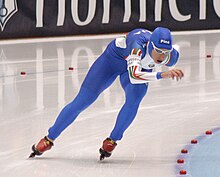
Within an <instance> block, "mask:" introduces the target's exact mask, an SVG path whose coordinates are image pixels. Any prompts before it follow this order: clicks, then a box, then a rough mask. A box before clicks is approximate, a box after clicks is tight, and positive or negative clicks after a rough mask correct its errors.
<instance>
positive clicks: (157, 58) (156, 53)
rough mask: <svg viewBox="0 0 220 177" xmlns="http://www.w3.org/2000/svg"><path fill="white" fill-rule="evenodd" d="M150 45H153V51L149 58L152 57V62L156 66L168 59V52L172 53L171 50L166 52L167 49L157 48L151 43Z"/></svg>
mask: <svg viewBox="0 0 220 177" xmlns="http://www.w3.org/2000/svg"><path fill="white" fill-rule="evenodd" d="M152 45H153V48H154V49H153V50H152V54H151V56H152V58H153V60H154V62H155V63H157V64H160V63H163V62H165V60H166V59H167V58H169V57H168V56H169V55H170V52H171V51H172V49H171V50H167V49H160V48H157V47H156V46H155V45H154V43H153V42H152Z"/></svg>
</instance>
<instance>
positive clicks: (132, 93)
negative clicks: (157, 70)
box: [126, 85, 147, 104]
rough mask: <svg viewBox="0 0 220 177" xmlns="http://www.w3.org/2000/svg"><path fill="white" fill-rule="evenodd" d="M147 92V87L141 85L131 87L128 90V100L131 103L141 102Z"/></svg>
mask: <svg viewBox="0 0 220 177" xmlns="http://www.w3.org/2000/svg"><path fill="white" fill-rule="evenodd" d="M146 93H147V87H145V86H142V85H140V86H139V87H133V88H129V89H128V90H127V91H126V102H130V103H131V104H139V103H140V102H141V100H142V99H143V97H144V96H145V95H146Z"/></svg>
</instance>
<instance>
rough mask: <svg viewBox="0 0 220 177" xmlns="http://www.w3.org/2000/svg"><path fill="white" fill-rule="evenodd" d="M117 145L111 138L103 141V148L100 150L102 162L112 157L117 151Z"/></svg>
mask: <svg viewBox="0 0 220 177" xmlns="http://www.w3.org/2000/svg"><path fill="white" fill-rule="evenodd" d="M116 145H117V143H116V142H114V141H113V140H112V139H110V138H106V139H105V140H104V141H103V145H102V147H101V148H100V149H99V153H100V160H103V159H104V158H106V157H110V156H111V155H112V151H113V150H114V149H115V147H116Z"/></svg>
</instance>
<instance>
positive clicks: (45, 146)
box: [29, 136, 53, 158]
mask: <svg viewBox="0 0 220 177" xmlns="http://www.w3.org/2000/svg"><path fill="white" fill-rule="evenodd" d="M52 146H53V142H52V141H50V140H49V139H48V138H47V137H46V136H45V137H44V138H42V139H41V140H40V141H39V143H38V144H37V146H35V144H34V145H33V146H32V150H33V152H32V153H31V154H30V156H29V158H34V157H35V156H36V155H38V156H39V155H41V154H43V153H44V152H45V151H47V150H50V149H51V148H52Z"/></svg>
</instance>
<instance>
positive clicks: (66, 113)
mask: <svg viewBox="0 0 220 177" xmlns="http://www.w3.org/2000/svg"><path fill="white" fill-rule="evenodd" d="M98 95H99V94H98V93H95V92H93V91H91V90H89V89H87V88H84V87H81V89H80V91H79V93H78V95H77V96H76V98H75V99H74V100H73V101H72V102H71V103H69V104H68V105H66V106H65V107H64V108H63V110H62V111H61V112H60V114H59V116H58V117H57V119H56V122H55V123H54V125H53V126H52V127H51V128H50V129H49V130H48V132H49V134H48V138H49V139H51V140H55V139H56V138H57V137H58V136H59V135H60V133H61V132H62V131H63V130H64V129H65V128H66V127H67V126H68V125H70V124H71V123H72V122H73V121H74V120H75V119H76V117H77V116H78V115H79V113H80V112H82V111H83V110H84V109H86V108H87V107H88V106H89V105H91V104H92V103H93V102H94V101H95V100H96V98H97V97H98Z"/></svg>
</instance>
